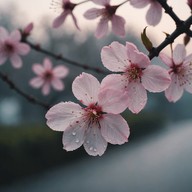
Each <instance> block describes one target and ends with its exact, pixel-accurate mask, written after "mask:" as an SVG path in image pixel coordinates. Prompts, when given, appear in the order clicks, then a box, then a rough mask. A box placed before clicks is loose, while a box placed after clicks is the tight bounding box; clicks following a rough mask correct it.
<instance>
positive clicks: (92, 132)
mask: <svg viewBox="0 0 192 192" xmlns="http://www.w3.org/2000/svg"><path fill="white" fill-rule="evenodd" d="M84 148H85V150H86V152H87V153H88V154H89V155H92V156H96V155H99V156H101V155H103V153H104V152H105V150H106V148H107V141H106V140H105V139H104V138H103V136H102V135H101V130H100V128H99V125H98V124H91V125H90V126H89V128H88V130H87V132H86V137H85V142H84Z"/></svg>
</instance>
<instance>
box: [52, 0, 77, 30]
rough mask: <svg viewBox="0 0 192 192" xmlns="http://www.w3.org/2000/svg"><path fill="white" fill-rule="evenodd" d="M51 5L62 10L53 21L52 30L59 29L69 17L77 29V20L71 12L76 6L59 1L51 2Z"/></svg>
mask: <svg viewBox="0 0 192 192" xmlns="http://www.w3.org/2000/svg"><path fill="white" fill-rule="evenodd" d="M53 5H54V6H60V8H61V9H62V12H61V14H60V15H59V16H58V17H56V18H55V19H54V21H53V27H54V28H58V27H60V26H61V25H62V24H63V23H64V21H65V20H66V18H67V16H68V15H71V17H72V19H73V22H74V24H75V26H76V28H77V29H79V26H78V24H77V19H76V17H75V16H74V14H73V10H74V8H75V6H76V5H77V4H75V3H71V2H70V0H59V2H55V1H53Z"/></svg>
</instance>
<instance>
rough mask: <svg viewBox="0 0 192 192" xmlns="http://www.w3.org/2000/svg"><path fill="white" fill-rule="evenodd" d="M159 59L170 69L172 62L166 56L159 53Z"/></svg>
mask: <svg viewBox="0 0 192 192" xmlns="http://www.w3.org/2000/svg"><path fill="white" fill-rule="evenodd" d="M159 57H160V59H161V60H162V61H163V62H164V63H165V64H166V65H167V66H168V67H172V66H173V60H172V58H171V57H169V56H168V55H167V54H165V53H160V54H159Z"/></svg>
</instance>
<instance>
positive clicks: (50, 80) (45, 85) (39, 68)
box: [29, 58, 69, 95]
mask: <svg viewBox="0 0 192 192" xmlns="http://www.w3.org/2000/svg"><path fill="white" fill-rule="evenodd" d="M32 70H33V71H34V73H35V74H36V75H37V77H34V78H32V79H31V81H30V82H29V83H30V85H31V86H32V87H34V88H40V87H42V93H43V95H48V94H49V93H50V88H51V86H52V87H53V88H54V89H55V90H57V91H62V90H63V89H64V88H65V87H64V84H63V82H62V81H61V79H62V78H64V77H66V76H67V75H68V73H69V70H68V68H66V67H65V66H62V65H58V66H56V67H55V68H53V66H52V63H51V61H50V60H49V59H48V58H45V59H44V61H43V65H41V64H34V65H33V67H32Z"/></svg>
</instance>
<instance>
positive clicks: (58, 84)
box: [51, 78, 65, 91]
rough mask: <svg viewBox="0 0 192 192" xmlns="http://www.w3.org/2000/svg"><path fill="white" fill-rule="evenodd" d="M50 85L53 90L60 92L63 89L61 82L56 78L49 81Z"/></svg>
mask: <svg viewBox="0 0 192 192" xmlns="http://www.w3.org/2000/svg"><path fill="white" fill-rule="evenodd" d="M51 84H52V86H53V88H54V89H56V90H57V91H62V90H63V89H64V88H65V87H64V84H63V82H62V81H61V80H60V79H58V78H54V79H53V80H52V81H51Z"/></svg>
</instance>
